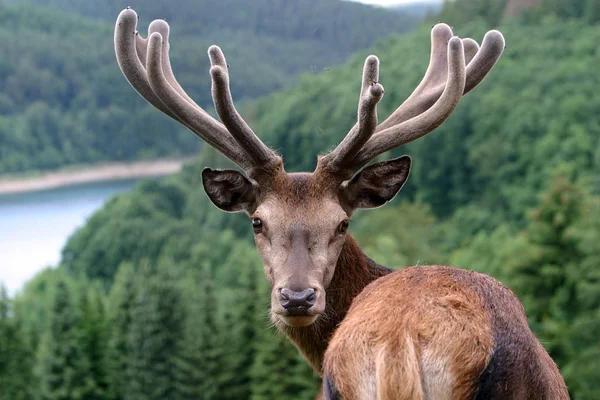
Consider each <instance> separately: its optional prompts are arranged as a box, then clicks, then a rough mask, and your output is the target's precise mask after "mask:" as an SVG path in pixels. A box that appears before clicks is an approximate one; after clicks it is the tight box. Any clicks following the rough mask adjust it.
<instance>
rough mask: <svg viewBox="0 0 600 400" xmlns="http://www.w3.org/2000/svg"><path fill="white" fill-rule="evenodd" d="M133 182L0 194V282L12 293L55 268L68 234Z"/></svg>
mask: <svg viewBox="0 0 600 400" xmlns="http://www.w3.org/2000/svg"><path fill="white" fill-rule="evenodd" d="M135 182H136V180H124V181H114V182H98V183H92V184H84V185H77V186H69V187H64V188H60V189H53V190H48V191H42V192H31V193H23V194H13V195H0V282H3V283H4V285H5V286H6V287H7V288H8V291H9V293H10V294H11V295H12V294H14V293H15V292H16V291H18V290H19V289H20V288H21V287H22V286H23V284H24V283H25V282H26V281H27V280H28V279H30V278H32V277H33V276H34V275H35V274H36V272H38V271H40V270H42V269H44V268H45V267H47V266H54V265H56V264H57V263H58V261H59V260H60V252H61V249H62V247H63V246H64V245H65V243H66V241H67V238H68V237H69V235H71V234H72V233H73V232H74V231H75V230H76V229H77V228H78V227H79V226H81V225H83V224H84V223H85V221H86V219H87V218H88V217H89V216H91V215H92V213H93V212H94V211H96V210H97V209H98V208H100V207H102V205H103V204H104V203H105V202H106V201H107V200H108V199H109V198H110V197H111V196H113V195H115V194H117V193H120V192H124V191H126V190H129V189H131V188H132V187H133V186H134V184H135Z"/></svg>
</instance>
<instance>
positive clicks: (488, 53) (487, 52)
mask: <svg viewBox="0 0 600 400" xmlns="http://www.w3.org/2000/svg"><path fill="white" fill-rule="evenodd" d="M505 47H506V42H505V41H504V36H502V34H501V33H500V32H498V31H496V30H492V31H489V32H488V33H486V34H485V36H484V37H483V42H482V43H481V48H480V49H479V51H477V54H475V56H474V57H473V60H472V61H471V62H470V63H468V64H469V65H467V82H466V84H465V93H464V94H467V93H469V92H470V91H471V90H473V89H475V88H476V87H477V86H478V85H479V84H480V83H481V81H483V79H484V78H485V77H486V76H487V75H488V74H489V73H490V71H491V70H492V68H493V67H494V65H496V63H497V62H498V60H499V59H500V56H502V53H503V52H504V48H505Z"/></svg>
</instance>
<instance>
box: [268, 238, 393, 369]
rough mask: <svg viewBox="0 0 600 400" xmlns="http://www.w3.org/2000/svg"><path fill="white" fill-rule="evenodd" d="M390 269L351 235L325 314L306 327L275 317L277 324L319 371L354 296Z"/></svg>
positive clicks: (337, 268) (337, 270) (329, 295)
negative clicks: (289, 324)
mask: <svg viewBox="0 0 600 400" xmlns="http://www.w3.org/2000/svg"><path fill="white" fill-rule="evenodd" d="M389 271H390V270H388V269H386V268H384V267H381V266H378V265H377V264H375V262H373V261H372V260H370V259H368V258H367V256H365V254H364V253H363V252H362V250H361V249H360V247H359V246H358V244H357V243H356V241H355V240H354V238H352V237H351V236H350V235H348V236H347V237H346V241H345V243H344V247H343V248H342V252H341V254H340V257H339V259H338V262H337V265H336V267H335V273H334V276H333V279H332V281H331V284H330V285H329V287H328V288H327V291H326V293H327V300H326V301H327V305H326V308H325V314H324V315H322V316H321V317H319V319H318V320H317V321H316V322H315V323H313V324H312V325H310V326H307V327H298V328H296V327H291V326H288V325H286V324H284V323H283V322H281V321H279V322H278V321H275V322H276V324H277V327H278V328H279V329H280V330H281V331H282V332H284V333H285V334H286V335H287V336H288V338H289V339H290V340H291V341H292V342H293V343H294V344H295V345H296V347H298V350H300V352H301V353H302V354H303V355H304V357H305V358H306V359H307V360H308V362H309V363H310V365H311V367H312V368H313V369H314V370H315V371H316V372H317V373H319V374H320V373H321V371H322V366H323V356H324V354H325V349H326V348H327V345H328V343H329V339H330V338H331V335H332V334H333V332H334V330H335V329H336V328H337V326H338V325H339V324H340V322H341V321H342V319H343V318H344V317H345V315H346V312H347V311H348V309H349V308H350V304H352V300H353V299H354V298H355V297H356V296H357V295H358V294H359V293H360V292H361V291H362V290H363V289H364V287H365V286H367V285H368V284H369V283H371V282H372V281H374V280H375V279H377V278H379V277H381V276H383V275H385V274H387V273H388V272H389Z"/></svg>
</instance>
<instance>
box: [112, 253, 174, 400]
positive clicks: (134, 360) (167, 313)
mask: <svg viewBox="0 0 600 400" xmlns="http://www.w3.org/2000/svg"><path fill="white" fill-rule="evenodd" d="M174 270H176V267H175V266H173V265H169V264H165V265H161V266H159V267H158V268H156V272H154V273H153V271H152V269H151V268H150V267H149V266H148V265H145V264H144V265H142V266H141V267H140V269H139V274H138V275H139V278H138V280H137V282H138V284H139V286H138V288H137V293H136V300H135V305H134V307H133V308H132V310H131V311H132V312H131V328H130V333H129V335H128V336H129V346H130V349H131V353H130V356H129V362H128V365H127V378H128V379H129V381H128V383H127V388H126V390H125V396H124V398H125V399H126V400H159V399H175V398H176V379H175V371H174V368H173V363H174V360H175V356H176V352H177V344H178V343H179V342H180V341H181V338H182V336H183V310H182V301H181V295H180V292H179V288H178V285H177V280H176V277H175V276H174V275H173V273H172V271H174Z"/></svg>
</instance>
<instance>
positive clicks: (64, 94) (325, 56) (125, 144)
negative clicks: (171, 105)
mask: <svg viewBox="0 0 600 400" xmlns="http://www.w3.org/2000/svg"><path fill="white" fill-rule="evenodd" d="M14 3H17V1H14ZM18 3H23V2H22V1H18ZM30 3H33V4H34V5H29V6H27V5H22V4H20V5H14V4H13V5H7V4H4V3H0V24H1V25H0V37H1V38H2V39H3V40H2V41H1V43H0V52H1V54H2V59H1V60H0V173H6V172H20V171H27V170H32V169H49V168H56V167H60V166H62V165H65V164H72V163H85V162H96V161H105V160H130V159H138V158H152V157H157V156H166V155H177V154H179V153H182V152H184V153H190V152H196V151H197V149H198V146H199V145H200V142H199V141H198V140H195V139H194V137H193V135H191V134H190V133H189V132H186V131H184V129H182V128H181V127H179V126H178V125H176V124H174V123H172V122H170V121H169V119H168V118H166V117H163V116H161V115H160V113H158V112H156V111H154V110H153V109H152V108H151V107H150V106H148V105H147V104H146V103H145V102H144V101H143V100H142V99H140V98H139V96H138V95H137V94H135V93H134V91H133V90H132V89H131V88H130V87H129V85H128V84H127V83H126V81H125V79H124V78H123V77H122V75H121V73H120V71H119V69H118V67H117V63H116V61H115V56H114V53H113V49H112V46H113V44H112V41H113V39H112V37H113V26H114V25H113V24H114V20H115V18H116V15H117V14H118V13H119V11H120V10H121V9H122V8H123V7H124V6H125V5H127V4H126V3H124V2H123V1H115V0H109V1H103V2H90V1H84V0H77V1H74V0H70V1H64V0H37V1H35V0H33V1H32V2H30ZM128 4H129V5H131V6H133V7H135V8H136V9H137V11H138V12H139V14H140V26H141V30H142V31H143V29H145V27H147V25H148V24H149V23H150V21H151V20H153V19H155V18H161V17H164V18H167V20H168V21H169V22H171V25H172V27H173V35H172V60H173V64H174V70H175V73H176V74H177V76H178V79H179V80H180V81H181V82H182V84H183V86H184V87H186V90H188V92H189V93H190V94H191V95H192V96H193V97H194V98H195V99H196V100H197V101H198V103H199V104H201V105H202V106H205V107H210V106H211V104H212V101H211V99H210V89H209V87H210V78H209V75H208V72H207V71H208V57H207V56H206V49H207V48H208V47H209V46H210V45H211V44H215V43H217V44H219V45H221V46H222V47H223V49H224V51H225V53H226V55H227V56H228V61H229V63H230V65H231V71H232V72H231V74H232V91H233V95H234V97H235V98H236V100H237V101H238V102H240V100H241V101H243V100H244V99H252V98H256V97H259V96H262V95H265V94H267V93H270V92H273V91H275V90H277V89H280V88H282V87H284V86H286V85H290V84H292V83H293V82H295V80H296V77H297V76H298V75H299V74H301V73H311V72H316V71H319V70H322V69H323V68H324V67H330V66H332V65H336V64H339V63H341V62H343V61H344V60H345V59H346V58H347V57H348V56H349V55H350V54H352V53H353V52H354V51H356V50H359V49H361V48H365V47H367V46H369V45H370V44H371V43H372V42H373V41H375V40H376V39H377V38H378V37H381V36H384V35H388V34H390V33H393V32H405V31H407V30H409V29H412V27H414V25H415V24H416V21H415V20H414V18H411V17H407V16H406V15H403V14H400V15H399V14H396V13H393V12H389V11H385V10H381V9H377V8H374V7H368V6H365V5H361V4H354V3H347V2H341V1H337V0H314V1H313V0H311V1H306V0H304V1H290V2H288V1H285V2H283V1H275V0H260V1H259V0H256V1H252V2H248V1H245V0H210V1H191V0H187V1H178V2H177V7H173V6H172V5H169V4H172V3H170V2H165V1H158V0H153V1H142V0H134V1H129V3H128ZM48 5H50V6H52V7H48ZM82 15H87V16H82ZM167 135H168V140H166V136H167Z"/></svg>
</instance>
